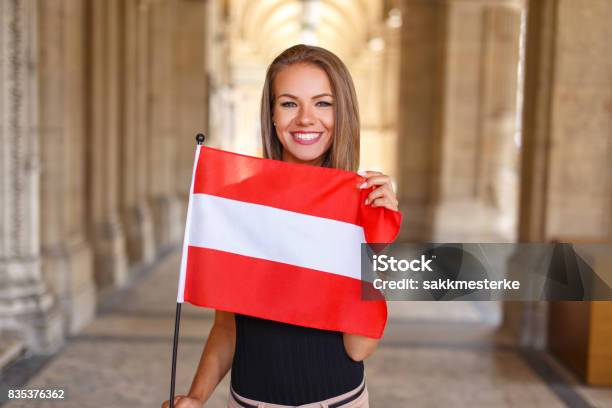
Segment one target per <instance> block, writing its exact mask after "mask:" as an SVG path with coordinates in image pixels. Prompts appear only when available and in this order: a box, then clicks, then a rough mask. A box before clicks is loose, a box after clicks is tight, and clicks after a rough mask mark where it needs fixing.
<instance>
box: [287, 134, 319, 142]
mask: <svg viewBox="0 0 612 408" xmlns="http://www.w3.org/2000/svg"><path fill="white" fill-rule="evenodd" d="M289 133H291V136H292V137H293V140H294V141H295V142H296V143H299V144H301V145H311V144H314V143H317V142H318V141H319V139H321V136H322V135H323V132H289Z"/></svg>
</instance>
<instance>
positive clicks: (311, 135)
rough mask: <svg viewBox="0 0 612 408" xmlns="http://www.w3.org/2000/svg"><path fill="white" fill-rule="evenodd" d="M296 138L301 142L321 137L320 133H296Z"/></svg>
mask: <svg viewBox="0 0 612 408" xmlns="http://www.w3.org/2000/svg"><path fill="white" fill-rule="evenodd" d="M294 136H295V137H296V138H298V139H300V140H312V139H316V138H317V137H319V133H295V134H294Z"/></svg>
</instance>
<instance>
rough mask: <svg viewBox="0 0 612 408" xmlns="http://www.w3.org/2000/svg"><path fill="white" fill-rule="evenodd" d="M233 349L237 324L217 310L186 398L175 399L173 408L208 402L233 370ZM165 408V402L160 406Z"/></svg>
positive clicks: (167, 404) (229, 315) (226, 314)
mask: <svg viewBox="0 0 612 408" xmlns="http://www.w3.org/2000/svg"><path fill="white" fill-rule="evenodd" d="M235 345H236V323H235V321H234V314H233V313H230V312H223V311H220V310H216V311H215V321H214V323H213V326H212V328H211V329H210V333H209V334H208V339H207V340H206V345H205V346H204V350H203V351H202V357H201V358H200V363H199V364H198V368H197V370H196V373H195V376H194V378H193V381H192V383H191V388H190V389H189V394H188V395H187V397H185V396H180V395H179V396H176V397H175V407H177V408H182V407H185V408H191V407H202V406H203V404H204V403H205V402H206V401H207V400H208V398H210V395H211V394H212V393H213V391H214V390H215V387H216V386H217V384H219V382H220V381H221V380H222V379H223V377H225V375H226V374H227V372H228V371H229V370H230V368H231V367H232V361H233V359H234V347H235ZM177 402H178V403H177ZM168 406H169V402H168V401H165V402H164V403H163V404H162V408H166V407H168Z"/></svg>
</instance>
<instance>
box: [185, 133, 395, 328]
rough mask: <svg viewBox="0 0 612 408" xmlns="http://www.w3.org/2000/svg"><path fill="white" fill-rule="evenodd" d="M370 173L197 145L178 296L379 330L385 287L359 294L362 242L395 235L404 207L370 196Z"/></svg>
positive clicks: (294, 319)
mask: <svg viewBox="0 0 612 408" xmlns="http://www.w3.org/2000/svg"><path fill="white" fill-rule="evenodd" d="M363 181H364V178H363V177H361V176H359V175H358V174H356V173H353V172H349V171H344V170H338V169H330V168H322V167H317V166H310V165H303V164H293V163H286V162H282V161H278V160H271V159H262V158H256V157H251V156H245V155H241V154H236V153H231V152H226V151H223V150H218V149H213V148H209V147H204V146H199V145H198V146H197V150H196V159H195V164H194V170H193V176H192V185H191V190H190V196H189V205H188V210H187V222H186V226H185V239H184V244H183V254H182V259H181V268H180V278H179V288H178V297H177V302H179V303H182V302H183V301H187V302H189V303H191V304H193V305H196V306H203V307H209V308H213V309H218V310H224V311H229V312H234V313H240V314H246V315H250V316H255V317H260V318H264V319H269V320H275V321H280V322H284V323H290V324H294V325H299V326H306V327H313V328H318V329H324V330H335V331H342V332H347V333H354V334H359V335H363V336H368V337H373V338H380V337H382V334H383V331H384V328H385V324H386V320H387V307H386V303H385V301H384V299H383V298H382V294H381V295H380V297H379V298H378V300H361V288H362V285H363V284H364V282H362V281H361V279H360V272H361V259H360V257H361V252H360V251H361V243H363V242H371V243H375V242H376V243H378V242H380V243H390V242H392V241H393V240H394V239H395V237H396V236H397V234H398V232H399V226H400V223H401V213H399V212H397V211H391V210H388V209H386V208H382V207H378V208H374V207H371V206H368V205H365V203H364V201H365V199H366V197H367V195H368V194H369V193H370V192H371V191H372V190H373V189H374V188H375V187H376V186H374V187H371V188H369V189H359V188H358V185H359V184H360V183H362V182H363ZM367 285H369V286H370V287H371V283H367ZM378 293H379V294H380V292H378Z"/></svg>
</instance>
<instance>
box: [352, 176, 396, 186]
mask: <svg viewBox="0 0 612 408" xmlns="http://www.w3.org/2000/svg"><path fill="white" fill-rule="evenodd" d="M383 184H389V186H391V178H390V177H389V176H385V175H384V174H381V175H376V176H372V177H369V178H368V179H367V180H366V181H364V182H363V184H361V185H360V186H359V188H369V187H372V186H375V185H376V186H380V185H383Z"/></svg>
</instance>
